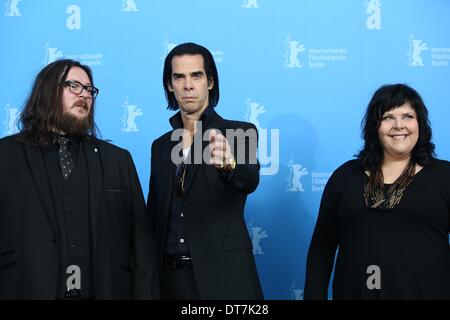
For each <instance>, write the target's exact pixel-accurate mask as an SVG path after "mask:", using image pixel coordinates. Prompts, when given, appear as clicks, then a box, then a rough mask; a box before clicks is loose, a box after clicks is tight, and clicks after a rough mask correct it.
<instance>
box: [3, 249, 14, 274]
mask: <svg viewBox="0 0 450 320" xmlns="http://www.w3.org/2000/svg"><path fill="white" fill-rule="evenodd" d="M15 257H16V251H15V250H6V251H4V252H1V253H0V271H3V270H8V269H11V268H12V267H14V266H15V265H16V261H15Z"/></svg>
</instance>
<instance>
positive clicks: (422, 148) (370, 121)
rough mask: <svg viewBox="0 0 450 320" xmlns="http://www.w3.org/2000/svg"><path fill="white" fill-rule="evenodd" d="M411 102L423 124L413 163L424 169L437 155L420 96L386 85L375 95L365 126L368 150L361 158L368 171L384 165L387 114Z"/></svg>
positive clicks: (364, 131)
mask: <svg viewBox="0 0 450 320" xmlns="http://www.w3.org/2000/svg"><path fill="white" fill-rule="evenodd" d="M408 102H409V104H410V105H411V107H412V108H413V109H414V111H415V112H416V114H417V122H418V123H419V138H418V140H417V143H416V145H415V146H414V148H413V150H412V151H411V161H413V162H414V163H417V164H419V165H421V166H424V165H426V164H428V163H429V162H430V160H431V158H432V157H433V156H434V155H435V153H434V148H435V146H434V144H433V143H432V142H431V136H432V132H431V126H430V121H429V119H428V110H427V108H426V106H425V104H424V102H423V100H422V98H421V97H420V95H419V94H418V93H417V91H416V90H414V89H413V88H411V87H409V86H407V85H405V84H392V85H383V86H381V87H380V88H379V89H378V90H377V91H376V92H375V93H374V95H373V97H372V99H371V100H370V103H369V105H368V107H367V111H366V114H365V115H364V118H363V120H362V123H361V126H362V138H363V140H364V147H363V149H362V150H361V151H360V152H359V154H358V155H357V158H358V159H360V160H361V161H362V164H363V166H364V168H365V169H366V170H369V171H374V170H377V169H379V168H380V167H381V164H382V161H383V147H382V145H381V142H380V139H379V137H378V129H379V127H380V125H381V120H382V117H383V114H384V113H385V112H386V111H390V110H392V109H395V108H398V107H400V106H402V105H403V104H405V103H408Z"/></svg>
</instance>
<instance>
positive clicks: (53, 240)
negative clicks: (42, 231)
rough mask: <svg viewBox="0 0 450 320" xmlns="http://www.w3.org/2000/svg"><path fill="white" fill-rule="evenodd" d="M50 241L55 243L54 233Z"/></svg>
mask: <svg viewBox="0 0 450 320" xmlns="http://www.w3.org/2000/svg"><path fill="white" fill-rule="evenodd" d="M52 242H53V243H56V235H53V236H52Z"/></svg>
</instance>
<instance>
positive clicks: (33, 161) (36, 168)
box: [24, 143, 57, 230]
mask: <svg viewBox="0 0 450 320" xmlns="http://www.w3.org/2000/svg"><path fill="white" fill-rule="evenodd" d="M24 149H25V156H26V159H27V162H28V165H29V167H30V171H31V175H32V177H33V180H34V183H35V185H36V192H37V193H38V196H39V199H40V200H41V203H42V208H43V209H44V212H45V214H46V216H47V220H48V222H49V224H50V225H51V226H52V228H53V229H54V230H57V228H56V217H55V210H54V208H53V204H52V198H51V192H50V186H49V181H48V178H47V174H46V169H45V163H44V158H43V155H42V151H41V149H40V148H36V147H32V146H31V145H29V144H27V143H24Z"/></svg>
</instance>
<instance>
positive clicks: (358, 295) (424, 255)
mask: <svg viewBox="0 0 450 320" xmlns="http://www.w3.org/2000/svg"><path fill="white" fill-rule="evenodd" d="M367 179H368V177H367V175H366V174H365V173H364V169H363V168H362V166H361V164H360V162H359V161H358V160H352V161H349V162H347V163H345V164H344V165H342V166H341V167H340V168H338V169H337V170H336V171H335V172H334V173H333V175H332V176H331V178H330V180H329V181H328V183H327V185H326V187H325V190H324V193H323V196H322V201H321V205H320V211H319V216H318V220H317V224H316V227H315V230H314V234H313V237H312V241H311V245H310V248H309V252H308V261H307V270H306V283H305V293H304V297H305V299H326V298H327V289H328V282H329V279H330V275H331V271H332V269H333V262H334V256H335V253H336V249H337V247H339V250H338V255H337V259H336V266H335V274H334V281H333V298H334V299H439V298H440V299H442V298H444V299H450V246H449V239H448V233H449V230H450V163H449V162H448V161H443V160H438V159H433V160H432V163H431V164H429V165H427V166H425V167H424V168H423V169H422V170H421V171H419V172H418V173H417V174H416V175H415V176H414V178H413V181H412V182H411V184H410V185H409V186H408V187H407V188H406V189H405V192H404V194H403V197H402V199H401V201H400V203H399V205H398V207H396V208H395V209H393V210H389V211H384V212H383V211H378V210H376V209H372V208H368V207H366V205H365V202H364V196H363V190H364V184H365V182H366V181H367ZM370 266H377V267H379V270H380V273H379V275H380V276H381V277H380V280H381V281H380V283H381V288H380V289H376V288H375V289H373V288H372V289H369V287H368V285H367V281H368V280H369V277H371V275H374V272H373V271H371V270H373V269H370V268H369V267H370Z"/></svg>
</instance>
